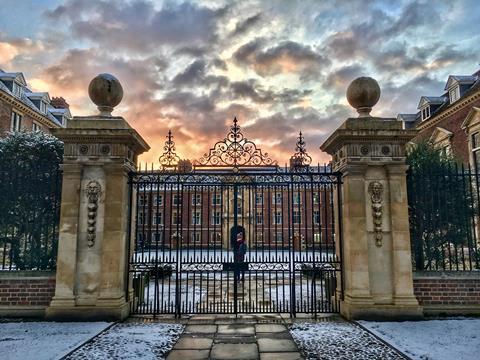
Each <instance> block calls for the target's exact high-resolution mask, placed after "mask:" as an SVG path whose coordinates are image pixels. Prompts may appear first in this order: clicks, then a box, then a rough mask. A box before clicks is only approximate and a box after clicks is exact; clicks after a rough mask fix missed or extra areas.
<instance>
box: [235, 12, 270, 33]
mask: <svg viewBox="0 0 480 360" xmlns="http://www.w3.org/2000/svg"><path fill="white" fill-rule="evenodd" d="M262 19H263V16H262V13H257V14H255V15H253V16H250V17H248V18H246V19H245V20H243V21H239V22H238V23H237V24H236V25H235V30H234V31H233V32H232V35H233V36H237V35H243V34H245V33H248V32H249V31H250V30H252V28H253V27H254V26H255V25H257V24H258V23H259V22H260V20H262Z"/></svg>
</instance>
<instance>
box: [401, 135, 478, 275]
mask: <svg viewBox="0 0 480 360" xmlns="http://www.w3.org/2000/svg"><path fill="white" fill-rule="evenodd" d="M407 164H408V165H409V166H410V168H409V173H408V178H407V179H408V182H407V185H408V203H409V221H410V233H411V241H412V250H413V254H412V255H413V257H414V259H413V260H414V263H415V265H416V269H417V270H425V269H445V270H448V269H460V267H462V265H463V267H464V268H465V261H467V262H470V261H471V260H472V257H469V255H472V256H473V255H475V254H473V250H472V249H473V247H474V245H473V242H474V241H475V239H474V236H473V233H474V232H473V229H474V226H475V221H474V219H475V215H476V209H477V205H476V201H475V196H474V192H475V189H476V184H472V181H474V180H475V179H476V176H472V174H470V172H469V171H468V170H466V169H464V167H463V165H458V162H457V161H456V160H455V158H454V157H453V156H451V155H449V154H446V153H445V152H441V151H439V150H438V149H435V148H434V147H433V146H432V145H431V144H430V143H428V142H422V143H419V144H416V146H415V147H414V148H413V149H412V151H411V152H410V153H409V154H408V156H407ZM465 245H466V246H468V249H469V250H472V253H469V252H467V254H465V252H464V246H465ZM466 255H467V258H466ZM473 260H474V262H475V259H473Z"/></svg>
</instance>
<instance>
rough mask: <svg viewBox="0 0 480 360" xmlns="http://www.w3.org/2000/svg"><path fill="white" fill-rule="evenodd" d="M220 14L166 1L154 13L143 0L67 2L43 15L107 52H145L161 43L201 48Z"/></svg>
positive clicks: (71, 0) (213, 31)
mask: <svg viewBox="0 0 480 360" xmlns="http://www.w3.org/2000/svg"><path fill="white" fill-rule="evenodd" d="M223 13H224V9H211V8H208V7H203V6H199V5H196V4H195V3H190V2H182V3H179V4H176V3H171V2H167V3H165V5H164V6H163V7H162V8H161V9H160V10H157V9H156V8H155V6H154V5H153V3H152V2H150V1H145V0H133V1H129V2H127V1H113V0H107V1H91V0H70V1H67V3H66V4H65V5H60V6H58V7H57V8H55V9H53V10H51V11H47V12H46V16H47V17H48V18H50V19H52V20H55V21H58V20H62V19H67V20H68V21H69V22H70V27H71V30H72V33H73V34H74V35H75V36H77V37H79V38H83V39H87V40H90V41H92V42H94V43H96V44H102V45H104V46H107V47H109V48H110V49H111V50H122V49H123V50H130V51H131V50H134V51H135V50H137V51H138V50H140V51H147V50H154V49H156V48H158V47H159V46H163V45H165V44H171V45H188V46H201V45H204V44H206V43H208V42H210V41H212V39H213V38H214V37H215V36H216V35H215V33H216V28H217V22H216V20H217V18H218V17H220V16H221V15H222V14H223Z"/></svg>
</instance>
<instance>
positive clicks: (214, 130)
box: [0, 0, 480, 163]
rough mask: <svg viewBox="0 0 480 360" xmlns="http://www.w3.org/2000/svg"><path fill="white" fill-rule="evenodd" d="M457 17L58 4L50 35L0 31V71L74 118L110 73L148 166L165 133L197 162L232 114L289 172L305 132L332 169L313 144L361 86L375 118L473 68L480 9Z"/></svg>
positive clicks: (413, 11)
mask: <svg viewBox="0 0 480 360" xmlns="http://www.w3.org/2000/svg"><path fill="white" fill-rule="evenodd" d="M425 9H428V14H427V13H425ZM451 9H453V10H455V9H457V12H455V11H451ZM458 9H459V7H458V6H457V7H453V5H452V2H438V3H436V4H435V6H430V5H429V4H428V3H427V2H426V1H415V0H405V1H403V2H399V3H395V4H394V3H388V4H386V3H385V2H382V1H376V2H373V3H372V2H371V1H367V0H352V1H349V2H345V1H336V2H321V3H320V2H318V1H315V0H305V1H302V2H292V1H280V2H271V1H263V0H262V1H247V2H230V1H228V0H224V1H222V2H218V1H212V0H203V1H201V2H200V1H193V0H167V1H153V0H102V1H98V0H63V1H60V4H59V5H58V6H57V5H55V6H51V8H50V9H49V10H47V11H45V12H44V16H43V17H42V15H41V14H40V12H39V13H38V14H37V16H38V19H39V20H38V21H39V22H42V24H43V28H42V26H40V27H39V31H37V32H36V33H35V35H34V36H32V38H31V39H23V38H19V37H18V36H16V35H15V34H14V33H8V34H7V33H4V34H0V67H1V68H4V69H5V70H7V71H24V72H25V75H26V77H27V80H28V81H29V82H30V84H31V85H32V87H34V88H35V89H38V90H45V91H49V92H50V93H51V95H52V96H64V97H65V98H66V99H67V101H68V102H69V103H70V104H72V111H73V113H74V115H89V114H92V113H96V109H95V107H94V106H93V105H92V104H91V102H90V100H89V99H88V95H87V88H88V83H89V81H90V79H91V78H92V77H94V76H95V75H97V74H98V73H103V72H110V73H112V74H114V75H115V76H117V77H118V78H119V79H120V81H121V82H122V85H123V87H124V92H125V96H124V100H123V101H122V103H121V104H120V105H119V106H118V107H117V108H116V109H115V112H114V113H115V114H117V115H122V116H124V117H125V118H126V119H127V120H128V121H129V122H130V123H131V124H132V126H134V127H135V128H136V129H137V130H138V131H139V132H140V134H141V135H142V136H144V137H145V138H146V140H147V141H148V142H149V143H150V145H152V150H151V151H150V152H149V153H148V154H146V155H144V156H142V159H143V160H144V161H145V160H147V161H155V162H156V161H157V158H158V156H159V155H160V153H161V147H162V146H163V143H164V141H165V135H166V132H167V131H168V129H172V130H173V131H174V136H175V141H176V143H177V149H178V152H179V154H180V155H181V156H182V157H188V158H198V157H199V156H200V155H202V154H203V153H204V152H205V151H206V150H208V148H209V147H211V146H213V144H214V143H215V142H216V141H218V140H221V139H223V137H224V136H225V134H226V132H227V131H228V128H229V125H230V124H231V122H232V119H233V117H234V116H237V117H238V119H239V121H240V124H241V126H242V130H243V131H244V133H245V135H246V136H247V137H249V138H251V139H253V140H255V141H256V142H257V143H258V144H259V145H260V147H261V148H262V149H263V150H264V151H267V152H269V153H270V154H271V156H272V158H275V159H276V160H278V161H279V162H280V163H284V162H285V161H288V158H289V156H290V155H291V154H292V153H293V150H294V146H295V141H296V136H297V135H298V131H299V130H302V131H303V132H304V134H305V137H306V140H307V147H308V151H309V152H310V154H311V155H312V156H313V157H314V161H319V160H320V161H326V160H328V156H327V155H325V154H322V153H321V152H320V150H319V149H318V146H319V145H320V144H321V143H322V142H323V141H324V140H325V138H326V137H327V136H328V135H329V134H330V133H331V132H332V131H333V130H334V129H335V128H336V127H338V126H339V124H340V123H341V122H342V121H343V120H344V119H345V118H346V117H349V116H356V115H355V114H354V110H353V109H352V108H350V107H348V106H345V104H346V101H345V91H346V88H347V86H348V84H349V83H350V81H351V80H353V79H354V78H356V77H358V76H364V75H365V76H373V77H375V78H376V79H377V80H378V81H379V83H380V87H381V89H382V96H381V99H380V101H379V103H378V104H377V106H375V108H374V109H373V113H374V114H375V115H380V116H395V115H396V113H397V112H414V111H416V106H417V103H418V99H419V97H420V96H421V95H439V94H440V93H441V92H442V91H443V85H444V82H445V81H446V77H447V75H448V74H454V73H456V74H465V73H466V74H468V73H471V72H473V71H475V67H476V66H477V64H476V62H475V60H473V61H472V59H475V56H473V54H476V53H478V51H479V50H480V47H479V45H478V42H476V41H475V38H474V37H472V36H473V35H472V30H471V27H470V29H467V27H466V26H465V16H464V14H466V13H469V12H473V11H475V10H476V8H474V7H473V5H469V4H467V3H466V4H464V7H463V8H462V9H461V10H462V12H458ZM22 20H23V19H19V26H24V25H23V24H22ZM472 39H473V40H472ZM466 69H468V70H466Z"/></svg>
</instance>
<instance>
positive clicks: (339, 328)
mask: <svg viewBox="0 0 480 360" xmlns="http://www.w3.org/2000/svg"><path fill="white" fill-rule="evenodd" d="M290 333H291V334H292V337H293V339H294V340H295V342H296V343H297V345H298V347H299V349H300V350H301V351H302V352H303V353H304V354H305V358H306V359H307V360H317V359H322V360H352V359H355V360H402V359H403V356H401V355H400V354H398V353H397V352H396V351H394V350H393V349H391V348H390V347H388V346H387V345H385V344H384V343H382V342H381V341H379V340H378V339H376V338H375V337H374V336H373V335H372V334H370V333H369V332H367V331H365V330H364V329H362V328H361V327H360V326H358V325H356V324H353V323H350V322H347V321H344V320H342V319H336V320H335V319H329V318H326V319H323V321H318V322H314V321H301V322H295V323H294V324H293V325H292V326H290Z"/></svg>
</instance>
